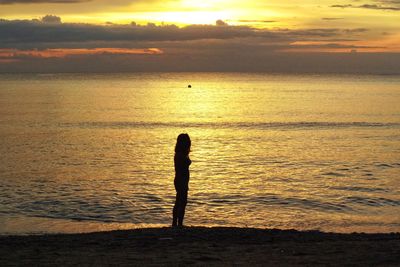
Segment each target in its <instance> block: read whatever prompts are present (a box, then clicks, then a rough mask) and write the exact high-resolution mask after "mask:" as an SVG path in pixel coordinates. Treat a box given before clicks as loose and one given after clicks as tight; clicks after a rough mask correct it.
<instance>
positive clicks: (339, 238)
mask: <svg viewBox="0 0 400 267" xmlns="http://www.w3.org/2000/svg"><path fill="white" fill-rule="evenodd" d="M249 264H253V265H271V266H276V265H279V266H282V265H283V266H299V265H324V266H327V265H328V266H339V265H340V266H342V265H356V266H365V265H367V266H371V265H373V266H377V265H379V266H382V265H384V266H399V265H400V233H386V234H382V233H377V234H366V233H351V234H344V233H325V232H319V231H296V230H278V229H257V228H235V227H184V228H182V229H180V228H170V227H163V228H138V229H132V230H116V231H108V232H95V233H82V234H46V235H31V236H0V266H21V265H24V266H25V265H28V266H29V265H40V266H54V265H61V266H72V265H96V266H108V265H117V266H120V265H122V266H137V265H158V266H159V265H207V266H210V265H241V266H244V265H249Z"/></svg>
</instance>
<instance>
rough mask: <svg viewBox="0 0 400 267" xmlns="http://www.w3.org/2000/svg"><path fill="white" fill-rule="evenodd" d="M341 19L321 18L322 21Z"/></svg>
mask: <svg viewBox="0 0 400 267" xmlns="http://www.w3.org/2000/svg"><path fill="white" fill-rule="evenodd" d="M340 19H343V18H322V20H340Z"/></svg>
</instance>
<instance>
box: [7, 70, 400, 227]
mask: <svg viewBox="0 0 400 267" xmlns="http://www.w3.org/2000/svg"><path fill="white" fill-rule="evenodd" d="M189 84H190V85H191V88H189V87H188V85H189ZM399 103H400V76H398V75H397V76H390V75H335V74H329V75H316V74H315V75H313V74H306V75H305V74H298V75H296V74H290V75H287V74H265V73H253V74H250V73H128V74H126V73H123V74H1V75H0V155H1V161H0V234H3V235H4V234H36V233H54V232H57V233H59V232H61V233H70V232H74V233H75V232H90V231H100V230H112V229H130V228H140V227H153V226H169V225H170V223H171V216H172V206H173V204H174V200H175V190H174V186H173V179H174V166H173V156H174V146H175V142H176V137H177V136H178V134H180V133H188V134H189V135H190V137H191V139H192V151H191V153H190V157H191V159H192V165H191V166H190V173H191V180H190V185H189V187H190V190H189V197H188V198H189V202H188V206H187V208H186V216H185V224H186V225H195V226H237V227H257V228H279V229H297V230H321V231H332V232H343V233H345V232H354V231H357V232H382V233H384V232H400V104H399Z"/></svg>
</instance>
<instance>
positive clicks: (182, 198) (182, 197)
mask: <svg viewBox="0 0 400 267" xmlns="http://www.w3.org/2000/svg"><path fill="white" fill-rule="evenodd" d="M178 194H179V206H178V225H179V226H183V218H184V217H185V208H186V204H187V195H188V192H187V191H186V190H185V191H181V192H179V193H178Z"/></svg>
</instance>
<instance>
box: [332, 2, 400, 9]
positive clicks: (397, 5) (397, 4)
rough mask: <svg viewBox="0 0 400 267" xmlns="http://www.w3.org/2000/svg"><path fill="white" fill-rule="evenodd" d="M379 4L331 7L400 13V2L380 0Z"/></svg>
mask: <svg viewBox="0 0 400 267" xmlns="http://www.w3.org/2000/svg"><path fill="white" fill-rule="evenodd" d="M375 2H377V4H362V5H352V4H346V5H331V7H337V8H365V9H375V10H389V11H400V1H396V0H387V1H385V0H378V1H375ZM382 4H383V5H382Z"/></svg>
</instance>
